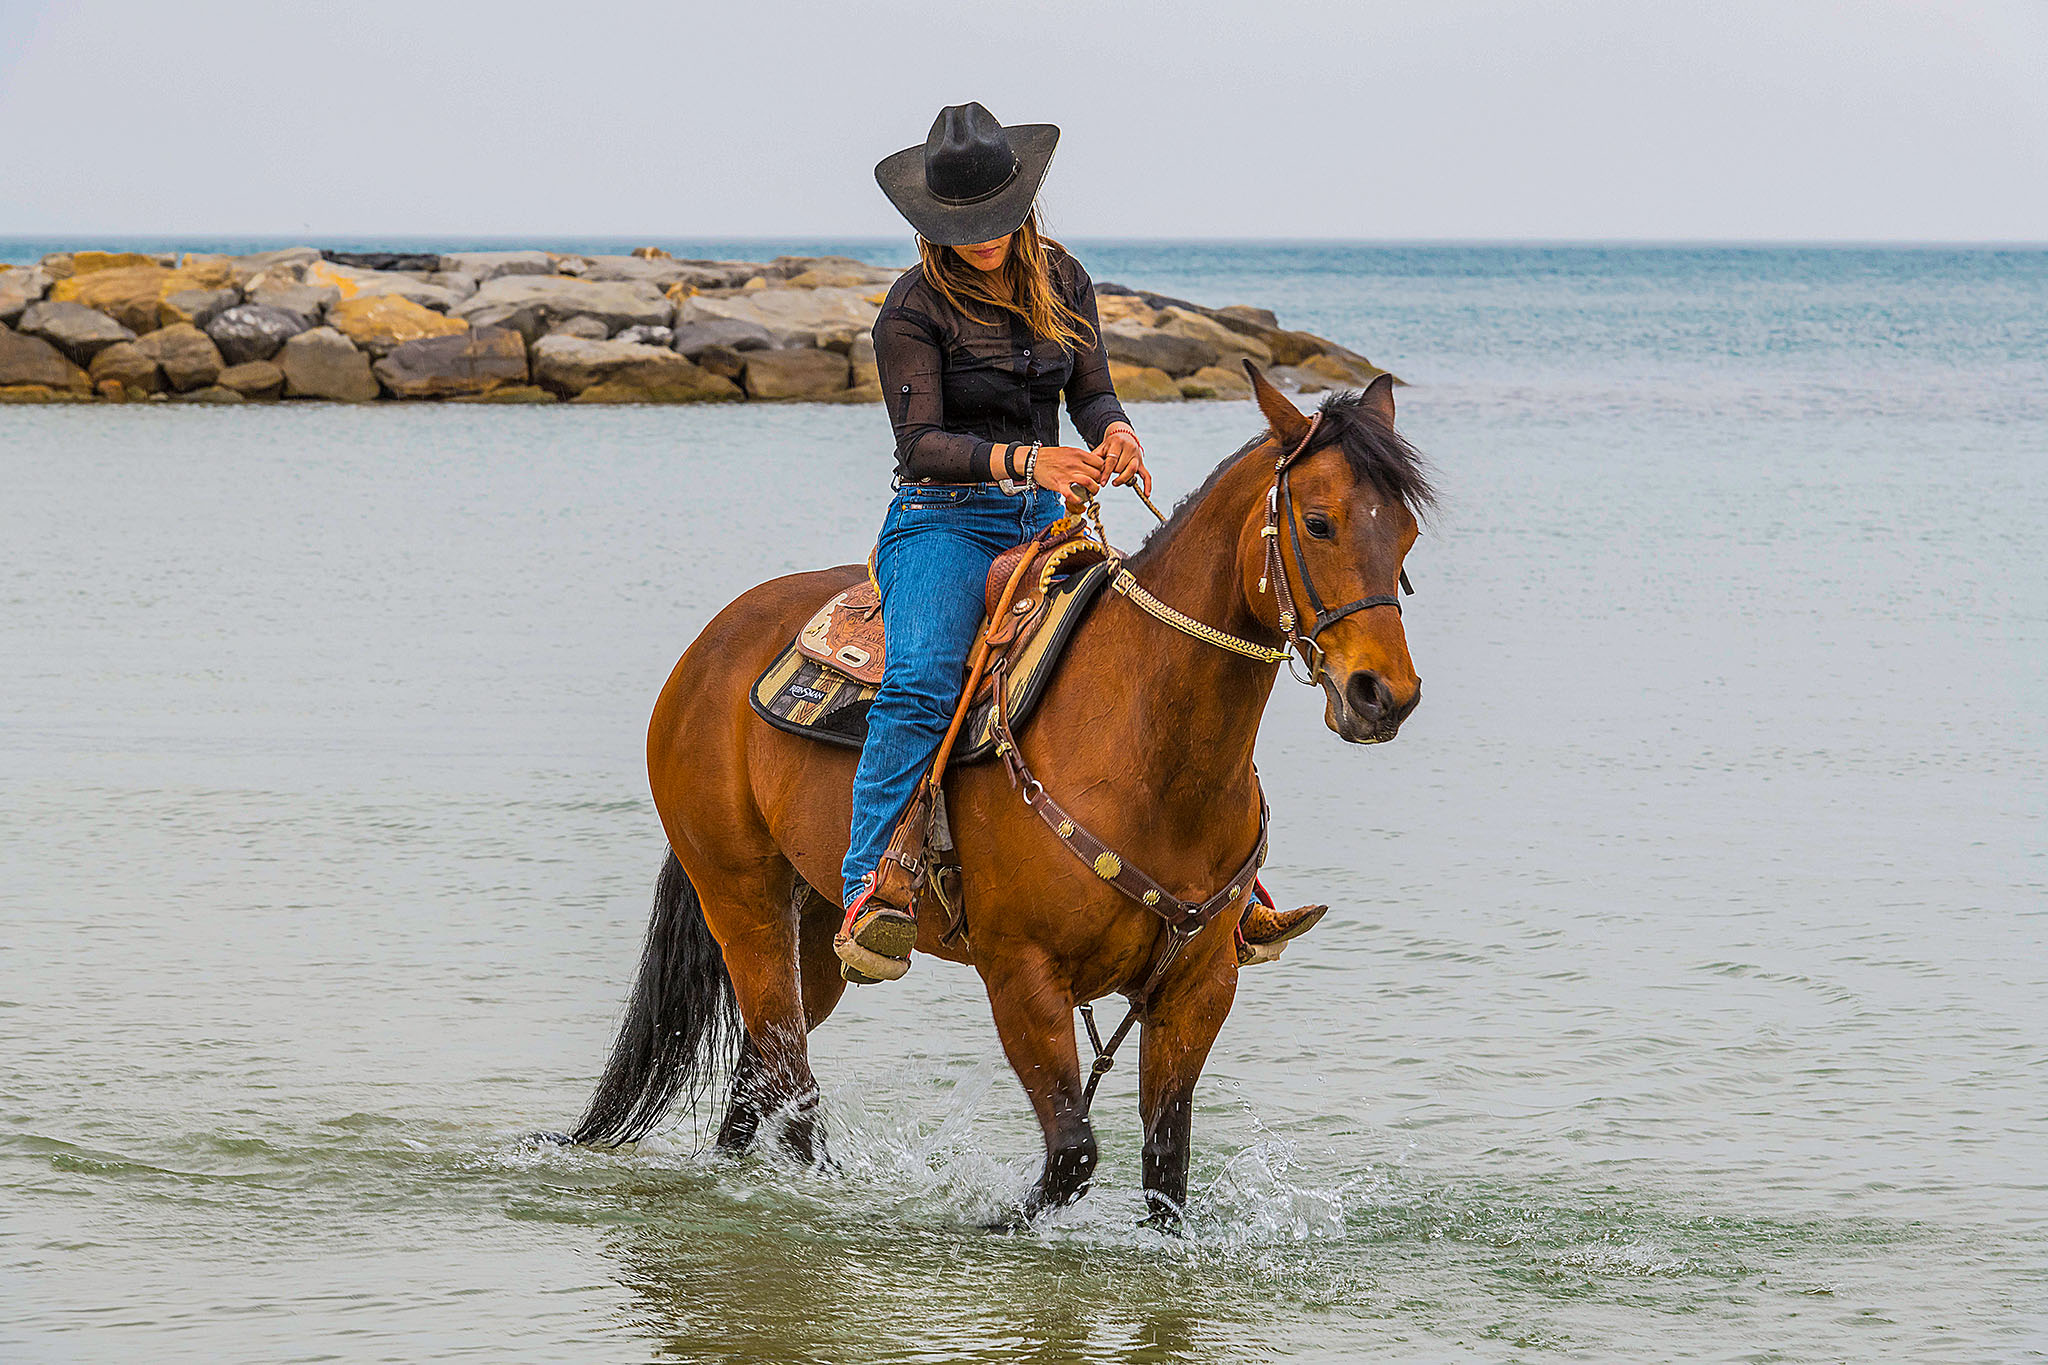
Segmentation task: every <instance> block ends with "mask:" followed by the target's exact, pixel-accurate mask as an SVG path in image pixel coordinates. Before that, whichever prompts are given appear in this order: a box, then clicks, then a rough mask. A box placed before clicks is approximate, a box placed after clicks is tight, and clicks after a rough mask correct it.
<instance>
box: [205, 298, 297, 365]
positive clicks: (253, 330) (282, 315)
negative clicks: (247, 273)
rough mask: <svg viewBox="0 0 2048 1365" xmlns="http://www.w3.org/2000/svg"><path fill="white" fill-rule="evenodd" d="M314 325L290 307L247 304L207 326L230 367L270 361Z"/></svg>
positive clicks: (208, 333)
mask: <svg viewBox="0 0 2048 1365" xmlns="http://www.w3.org/2000/svg"><path fill="white" fill-rule="evenodd" d="M310 325H311V324H310V323H308V322H307V320H306V318H305V317H304V316H303V315H302V314H300V313H298V312H296V311H295V310H293V309H289V308H278V307H274V306H272V305H270V304H267V303H245V304H243V305H242V306H241V307H239V308H230V309H228V310H227V311H226V312H225V313H222V314H221V315H220V316H219V317H217V318H215V319H214V320H213V321H212V322H210V323H208V324H207V325H206V334H207V335H208V336H210V337H212V338H213V344H214V345H216V346H218V347H220V354H221V359H222V360H225V361H226V362H227V363H228V364H230V365H246V364H248V363H249V362H250V361H252V360H268V359H270V358H271V357H272V356H274V355H276V354H277V352H278V348H279V347H281V346H283V345H284V344H285V342H287V341H289V340H291V339H292V338H293V337H295V336H297V335H298V334H299V333H301V332H303V331H305V330H307V328H308V327H309V326H310Z"/></svg>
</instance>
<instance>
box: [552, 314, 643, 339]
mask: <svg viewBox="0 0 2048 1365" xmlns="http://www.w3.org/2000/svg"><path fill="white" fill-rule="evenodd" d="M626 330H627V331H628V332H632V331H637V330H638V329H637V328H633V327H628V328H627V329H626ZM611 334H612V329H611V328H609V327H607V326H605V325H604V324H603V323H602V322H599V321H598V320H597V319H596V318H566V319H564V320H563V321H561V322H558V323H556V324H555V325H554V326H552V327H550V328H548V335H549V336H551V337H581V338H583V339H584V340H585V341H604V340H606V339H607V338H609V337H610V336H611ZM620 339H621V340H623V341H631V340H633V338H632V337H627V336H622V337H621V338H620Z"/></svg>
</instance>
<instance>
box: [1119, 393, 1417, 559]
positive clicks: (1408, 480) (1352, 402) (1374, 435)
mask: <svg viewBox="0 0 2048 1365" xmlns="http://www.w3.org/2000/svg"><path fill="white" fill-rule="evenodd" d="M1364 398H1365V395H1364V393H1363V392H1362V391H1360V390H1356V389H1344V390H1339V391H1337V392H1334V393H1331V394H1330V395H1329V396H1328V397H1326V398H1324V399H1323V401H1322V405H1321V406H1320V407H1319V408H1318V409H1317V411H1318V412H1320V413H1321V415H1322V421H1321V422H1319V423H1317V425H1316V435H1315V440H1314V441H1312V442H1311V443H1310V444H1309V448H1308V450H1306V451H1304V452H1303V455H1302V457H1303V458H1304V459H1305V458H1307V457H1308V455H1311V454H1313V453H1314V452H1316V451H1318V450H1325V449H1328V448H1329V447H1330V446H1333V445H1334V446H1337V447H1339V448H1340V449H1342V450H1343V452H1344V459H1345V460H1346V462H1347V463H1349V464H1350V466H1351V474H1352V477H1354V478H1356V479H1358V480H1359V481H1360V482H1362V483H1367V484H1370V485H1371V486H1372V488H1373V489H1374V491H1376V492H1377V493H1379V494H1380V496H1382V497H1386V498H1393V499H1395V500H1396V501H1398V502H1400V503H1401V504H1402V505H1403V506H1404V507H1406V508H1407V509H1408V510H1409V511H1410V512H1411V513H1413V514H1414V516H1415V519H1416V520H1418V521H1422V520H1425V519H1426V518H1427V517H1428V515H1429V513H1430V511H1431V510H1432V509H1434V508H1435V507H1436V502H1437V493H1436V487H1435V485H1433V484H1432V483H1431V482H1430V479H1429V465H1428V463H1427V462H1426V461H1425V460H1424V459H1423V458H1422V455H1421V454H1420V452H1418V451H1417V450H1416V449H1415V447H1414V446H1411V445H1409V444H1408V442H1407V440H1406V439H1405V438H1404V437H1403V436H1402V435H1401V433H1400V432H1398V431H1395V430H1394V428H1393V427H1392V426H1391V425H1390V424H1388V423H1386V422H1383V421H1381V420H1380V416H1379V413H1378V412H1376V411H1374V410H1373V409H1371V408H1368V407H1366V406H1365V404H1364ZM1272 434H1273V433H1272V431H1271V430H1270V429H1268V430H1266V431H1262V432H1260V433H1259V434H1258V435H1256V436H1254V437H1252V439H1251V440H1249V441H1246V442H1245V443H1244V444H1243V445H1241V446H1239V447H1238V448H1237V449H1236V450H1234V451H1232V452H1231V453H1230V454H1228V455H1226V456H1224V457H1223V462H1222V463H1221V464H1219V465H1217V466H1216V468H1215V469H1213V470H1211V471H1210V473H1209V477H1208V478H1206V479H1204V480H1202V486H1201V487H1199V488H1197V489H1196V490H1195V491H1194V492H1192V493H1190V494H1188V495H1187V496H1186V497H1184V498H1182V499H1181V500H1180V501H1179V502H1178V503H1175V504H1174V508H1173V515H1171V516H1169V517H1168V518H1167V519H1166V522H1165V524H1164V525H1161V526H1159V527H1157V528H1155V529H1154V530H1153V532H1152V534H1151V535H1149V536H1147V537H1145V543H1144V544H1143V545H1141V546H1139V547H1138V551H1137V553H1135V554H1133V555H1132V556H1131V558H1130V563H1131V564H1132V565H1133V566H1134V567H1136V566H1140V565H1142V564H1143V563H1144V561H1145V559H1146V558H1147V557H1148V556H1150V555H1151V554H1152V553H1153V552H1154V551H1155V550H1157V549H1158V548H1159V547H1160V546H1162V545H1164V544H1166V542H1167V541H1169V540H1171V539H1172V538H1173V535H1174V533H1175V532H1176V531H1177V530H1179V529H1180V526H1181V524H1182V523H1183V522H1185V521H1186V520H1187V518H1188V515H1189V513H1190V512H1192V511H1193V510H1194V508H1195V507H1197V506H1199V505H1200V504H1201V502H1202V500H1203V499H1204V498H1206V497H1208V496H1209V493H1210V490H1211V489H1213V488H1214V487H1215V486H1216V481H1217V480H1218V479H1220V478H1222V477H1223V473H1224V471H1225V470H1227V469H1229V468H1230V467H1231V466H1233V465H1235V464H1236V463H1237V462H1238V461H1239V460H1241V459H1243V458H1244V456H1245V455H1246V454H1248V453H1249V452H1250V451H1251V450H1252V448H1253V447H1255V446H1257V445H1258V444H1259V443H1261V442H1262V441H1265V440H1266V439H1267V438H1269V437H1270V436H1271V435H1272Z"/></svg>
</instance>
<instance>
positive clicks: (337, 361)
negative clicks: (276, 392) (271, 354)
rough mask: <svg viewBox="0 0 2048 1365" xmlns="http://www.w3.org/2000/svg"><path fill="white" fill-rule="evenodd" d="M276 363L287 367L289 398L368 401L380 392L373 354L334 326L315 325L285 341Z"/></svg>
mask: <svg viewBox="0 0 2048 1365" xmlns="http://www.w3.org/2000/svg"><path fill="white" fill-rule="evenodd" d="M277 354H278V360H277V367H278V368H279V369H280V370H283V371H284V391H285V396H286V397H287V398H331V399H334V400H336V401H338V402H343V403H367V402H369V401H370V400H371V399H373V398H375V397H376V396H377V394H378V388H377V377H376V376H375V375H373V374H371V373H370V357H368V356H366V355H364V354H363V353H362V352H361V351H359V350H357V349H356V344H355V343H354V342H353V341H350V340H349V339H348V338H347V337H345V336H343V335H342V334H341V333H340V332H337V331H335V330H334V329H333V328H332V327H315V328H314V329H313V330H312V331H310V332H301V333H299V334H298V335H297V336H295V337H293V338H292V339H291V340H289V341H287V342H285V344H284V349H283V350H281V351H279V352H278V353H277Z"/></svg>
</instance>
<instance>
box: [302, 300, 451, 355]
mask: <svg viewBox="0 0 2048 1365" xmlns="http://www.w3.org/2000/svg"><path fill="white" fill-rule="evenodd" d="M327 325H328V326H329V327H331V328H333V329H334V330H335V331H337V332H340V333H341V334H342V335H343V336H345V337H347V338H348V339H349V340H350V341H353V342H354V343H355V344H356V345H357V346H360V347H361V348H362V349H363V350H365V351H368V352H369V353H370V354H371V355H373V356H381V355H385V354H388V353H389V352H390V351H392V350H393V349H395V348H397V347H399V346H403V345H404V344H405V343H406V342H408V341H418V340H420V339H421V338H422V337H445V336H455V335H457V334H458V333H462V332H466V331H468V330H469V324H468V323H466V322H464V321H463V320H462V319H460V318H451V317H447V316H445V315H444V314H441V313H437V312H435V311H434V310H433V309H431V308H423V307H421V306H420V305H419V304H417V303H414V302H413V301H412V300H411V299H408V298H402V297H400V296H398V295H395V294H367V295H361V294H359V295H357V296H356V297H355V298H352V299H343V300H342V301H341V302H340V303H337V304H335V305H334V306H333V307H331V308H329V309H328V310H327Z"/></svg>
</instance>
